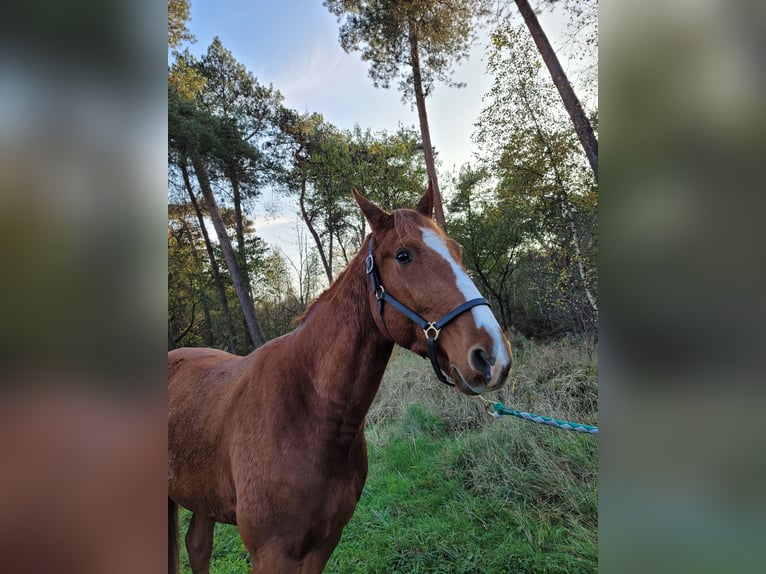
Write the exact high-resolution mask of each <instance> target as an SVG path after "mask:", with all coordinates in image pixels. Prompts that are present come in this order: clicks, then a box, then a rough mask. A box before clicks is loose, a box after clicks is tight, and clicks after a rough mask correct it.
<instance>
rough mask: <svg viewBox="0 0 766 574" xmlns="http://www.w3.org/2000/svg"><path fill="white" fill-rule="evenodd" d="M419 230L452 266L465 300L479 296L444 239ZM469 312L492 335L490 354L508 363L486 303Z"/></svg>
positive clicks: (426, 242) (434, 233)
mask: <svg viewBox="0 0 766 574" xmlns="http://www.w3.org/2000/svg"><path fill="white" fill-rule="evenodd" d="M420 230H421V232H422V233H423V243H425V244H426V245H427V246H428V247H430V248H431V249H433V250H434V251H436V253H438V254H439V255H441V256H442V257H443V258H444V259H445V260H446V261H447V263H449V264H450V267H452V272H453V273H454V274H455V284H456V285H457V288H458V289H460V292H461V293H463V296H465V300H466V301H469V300H471V299H477V298H479V297H481V296H482V295H481V293H479V290H478V289H477V288H476V285H474V283H473V281H471V278H470V277H468V274H467V273H466V272H465V270H463V268H462V267H461V266H460V265H459V264H458V262H457V261H455V259H454V258H453V257H452V254H451V253H450V252H449V249H448V248H447V244H446V243H445V242H444V239H442V238H441V236H440V235H439V234H438V233H436V232H435V231H433V230H432V229H428V228H426V227H421V228H420ZM471 313H472V314H473V319H474V321H476V326H477V327H479V328H484V329H485V330H486V331H487V332H488V333H489V334H490V336H491V337H492V340H493V341H494V349H492V355H493V356H494V357H495V359H496V361H497V362H499V363H500V364H508V363H509V362H510V357H509V356H508V352H507V351H506V349H505V344H504V343H503V332H502V330H501V329H500V325H499V324H498V322H497V319H495V316H494V315H493V314H492V310H491V309H490V308H489V307H487V306H486V305H478V306H476V307H474V308H473V309H471Z"/></svg>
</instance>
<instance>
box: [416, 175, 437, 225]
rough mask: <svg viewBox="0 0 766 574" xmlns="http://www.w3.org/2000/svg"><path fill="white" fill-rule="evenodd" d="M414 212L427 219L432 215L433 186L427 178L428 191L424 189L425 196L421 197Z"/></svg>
mask: <svg viewBox="0 0 766 574" xmlns="http://www.w3.org/2000/svg"><path fill="white" fill-rule="evenodd" d="M415 211H417V212H418V213H420V214H421V215H425V216H426V217H428V218H429V219H430V218H431V216H432V215H433V211H434V185H433V182H432V181H431V178H430V177H429V178H428V189H426V193H425V195H423V197H421V198H420V201H419V202H418V206H417V207H416V208H415Z"/></svg>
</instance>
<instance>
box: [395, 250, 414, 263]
mask: <svg viewBox="0 0 766 574" xmlns="http://www.w3.org/2000/svg"><path fill="white" fill-rule="evenodd" d="M396 262H397V263H398V264H399V265H407V264H408V263H412V255H410V252H409V251H406V250H404V249H402V250H401V251H399V253H397V254H396Z"/></svg>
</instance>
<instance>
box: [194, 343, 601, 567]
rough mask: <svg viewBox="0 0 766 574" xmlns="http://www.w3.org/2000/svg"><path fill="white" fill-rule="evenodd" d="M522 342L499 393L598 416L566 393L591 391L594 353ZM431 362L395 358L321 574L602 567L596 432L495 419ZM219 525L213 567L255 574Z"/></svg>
mask: <svg viewBox="0 0 766 574" xmlns="http://www.w3.org/2000/svg"><path fill="white" fill-rule="evenodd" d="M515 342H516V343H518V344H519V346H517V347H516V349H515V350H514V353H515V355H516V363H515V365H514V369H513V370H512V374H511V381H510V382H509V385H510V388H509V389H508V390H507V391H503V394H504V395H505V394H510V395H512V396H514V397H517V396H518V395H517V393H518V391H520V390H523V391H524V392H525V393H527V394H530V393H531V389H532V388H533V387H534V388H535V389H536V393H537V398H535V399H533V400H532V403H530V404H529V405H527V404H523V406H524V407H525V408H526V407H529V408H530V410H533V409H537V410H536V411H535V412H540V414H546V415H562V414H563V415H566V416H573V415H576V417H581V418H582V420H583V421H586V420H588V421H594V419H597V418H598V417H597V412H596V410H595V409H596V402H595V401H593V400H587V401H582V400H581V399H580V398H578V397H580V394H578V392H569V391H562V388H567V387H572V386H576V385H577V384H583V385H585V386H586V387H587V389H588V390H587V393H588V394H590V395H591V396H595V393H596V392H597V389H596V381H597V376H598V373H597V370H598V369H597V363H596V358H595V355H594V353H593V349H592V348H591V347H588V346H583V345H582V344H573V343H566V342H561V343H554V344H550V345H537V344H533V343H530V342H529V341H525V340H518V341H515ZM429 370H430V367H429V365H428V364H427V362H425V361H422V360H421V359H420V358H419V357H416V356H415V355H412V354H411V353H405V352H400V353H397V354H396V355H395V357H394V359H393V360H392V362H391V364H390V365H389V368H388V369H387V371H386V376H385V378H384V381H383V385H382V387H381V391H380V393H379V396H378V398H377V399H376V402H375V405H374V406H373V408H372V410H371V412H370V417H369V419H368V420H369V421H370V423H369V425H368V430H367V438H368V452H369V460H370V472H369V477H368V480H367V484H366V486H365V489H364V492H363V494H362V498H361V500H360V502H359V505H358V506H357V509H356V512H355V513H354V516H353V518H352V519H351V522H350V523H349V524H348V526H347V527H346V529H345V530H344V533H343V537H342V539H341V542H340V544H339V545H338V547H337V548H336V549H335V552H334V553H333V555H332V557H331V559H330V562H329V563H328V565H327V568H326V569H325V572H328V573H336V574H352V573H359V574H362V573H364V574H367V573H381V574H387V573H389V572H402V573H410V572H428V573H429V574H430V573H433V572H444V573H450V574H451V573H456V572H465V573H478V572H482V573H484V572H486V573H505V572H530V573H533V572H546V573H548V572H560V573H567V574H568V573H592V572H596V571H597V569H598V568H597V566H598V564H597V530H598V512H597V501H598V489H597V484H598V483H597V479H598V441H597V439H595V438H594V437H589V436H583V435H579V434H577V433H572V432H567V431H562V430H557V429H551V428H548V427H544V426H541V425H535V424H531V423H528V422H525V421H519V420H516V419H510V418H508V417H506V418H503V419H493V418H491V417H490V416H489V415H488V414H487V413H485V412H483V409H482V408H481V407H479V406H478V405H479V403H477V402H476V401H472V400H471V399H468V398H465V397H463V396H461V395H459V394H457V393H456V392H455V391H454V390H452V389H447V388H446V387H442V386H441V385H439V384H438V383H437V382H436V381H435V380H434V379H433V376H432V375H431V374H430V372H429ZM498 398H501V397H498ZM501 400H502V401H503V402H504V403H506V404H508V405H511V404H518V403H517V402H516V401H514V400H512V398H511V397H506V396H503V397H502V398H501ZM554 406H555V408H557V409H560V410H558V411H553V412H551V411H550V410H549V409H550V408H553V407H554ZM477 416H479V418H477ZM216 528H217V530H216V538H215V546H214V553H213V565H212V571H219V572H244V571H248V570H247V569H248V568H249V565H248V559H247V557H246V553H245V551H244V547H243V546H242V544H241V541H240V540H239V535H238V533H237V530H236V528H234V527H230V526H224V525H217V527H216ZM186 568H187V570H184V571H185V572H188V566H186Z"/></svg>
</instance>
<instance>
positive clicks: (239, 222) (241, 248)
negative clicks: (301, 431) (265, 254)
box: [229, 167, 257, 347]
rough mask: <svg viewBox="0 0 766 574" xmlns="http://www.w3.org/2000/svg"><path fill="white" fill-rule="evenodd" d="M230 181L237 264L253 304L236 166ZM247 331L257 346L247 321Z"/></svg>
mask: <svg viewBox="0 0 766 574" xmlns="http://www.w3.org/2000/svg"><path fill="white" fill-rule="evenodd" d="M229 181H230V182H231V191H232V195H233V197H234V220H235V221H234V228H235V234H236V236H237V264H238V265H239V268H240V270H242V271H243V273H242V279H243V280H244V281H245V287H246V290H247V298H248V299H249V300H250V305H251V306H253V308H254V307H255V305H254V304H253V288H252V285H250V277H249V275H248V273H247V253H246V252H245V224H244V221H243V219H242V194H241V193H240V191H239V178H238V177H237V171H236V167H232V168H231V169H230V172H229ZM245 332H246V333H247V334H248V337H247V343H248V344H250V345H253V346H254V347H255V346H257V345H256V344H255V341H253V340H252V339H251V337H250V333H249V331H248V329H247V323H245Z"/></svg>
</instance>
